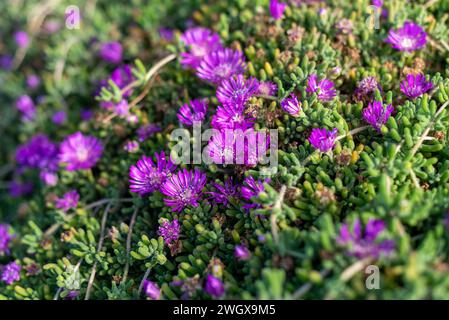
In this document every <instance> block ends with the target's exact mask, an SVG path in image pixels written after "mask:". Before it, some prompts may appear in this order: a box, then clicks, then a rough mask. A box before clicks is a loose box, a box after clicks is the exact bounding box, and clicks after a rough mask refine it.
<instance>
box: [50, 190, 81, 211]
mask: <svg viewBox="0 0 449 320" xmlns="http://www.w3.org/2000/svg"><path fill="white" fill-rule="evenodd" d="M79 199H80V195H79V194H78V192H77V191H76V190H72V191H69V192H67V193H66V194H64V196H63V197H62V198H58V199H56V202H55V207H56V208H57V209H61V210H62V211H64V212H67V211H68V210H69V209H72V208H73V209H74V208H76V207H77V206H78V200H79Z"/></svg>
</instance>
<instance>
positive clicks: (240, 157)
mask: <svg viewBox="0 0 449 320" xmlns="http://www.w3.org/2000/svg"><path fill="white" fill-rule="evenodd" d="M269 143H270V139H269V136H268V135H267V134H266V132H264V131H254V130H253V129H248V130H246V131H242V130H229V129H225V130H221V131H217V132H215V133H214V134H213V135H212V137H211V139H210V140H209V141H208V155H209V157H210V159H211V160H212V162H213V163H215V164H243V165H246V166H255V165H257V163H258V162H259V160H260V159H261V157H262V156H264V155H266V152H267V149H268V146H269Z"/></svg>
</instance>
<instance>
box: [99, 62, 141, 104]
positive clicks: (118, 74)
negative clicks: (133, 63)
mask: <svg viewBox="0 0 449 320" xmlns="http://www.w3.org/2000/svg"><path fill="white" fill-rule="evenodd" d="M109 79H110V80H112V81H113V82H114V83H115V85H116V86H117V87H119V88H120V89H124V88H125V87H126V86H127V85H128V84H130V83H131V82H133V81H134V80H135V77H134V76H133V74H132V72H131V67H130V66H129V65H127V64H124V65H121V66H119V67H117V68H115V69H114V70H113V71H112V73H111V77H110V78H109ZM103 85H107V83H103ZM131 93H132V89H129V90H126V92H124V93H123V97H124V98H127V97H129V96H130V95H131Z"/></svg>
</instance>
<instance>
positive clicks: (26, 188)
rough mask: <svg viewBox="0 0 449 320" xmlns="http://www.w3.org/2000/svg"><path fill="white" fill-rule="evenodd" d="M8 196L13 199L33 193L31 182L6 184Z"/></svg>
mask: <svg viewBox="0 0 449 320" xmlns="http://www.w3.org/2000/svg"><path fill="white" fill-rule="evenodd" d="M8 188H9V194H10V196H11V197H13V198H17V197H21V196H24V195H27V194H29V193H31V192H32V191H33V184H32V183H31V182H23V183H22V182H19V181H11V182H10V183H9V184H8Z"/></svg>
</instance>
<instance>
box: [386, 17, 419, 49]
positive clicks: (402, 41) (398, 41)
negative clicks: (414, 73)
mask: <svg viewBox="0 0 449 320" xmlns="http://www.w3.org/2000/svg"><path fill="white" fill-rule="evenodd" d="M385 42H388V43H390V44H391V46H392V47H393V48H394V49H397V50H400V51H407V52H412V51H415V50H419V49H421V48H422V47H424V46H425V45H426V43H427V33H426V32H425V31H424V29H423V28H422V27H421V26H419V25H418V24H416V23H413V22H410V21H406V22H404V25H403V27H402V28H399V29H397V30H390V31H389V32H388V37H387V39H386V40H385Z"/></svg>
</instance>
